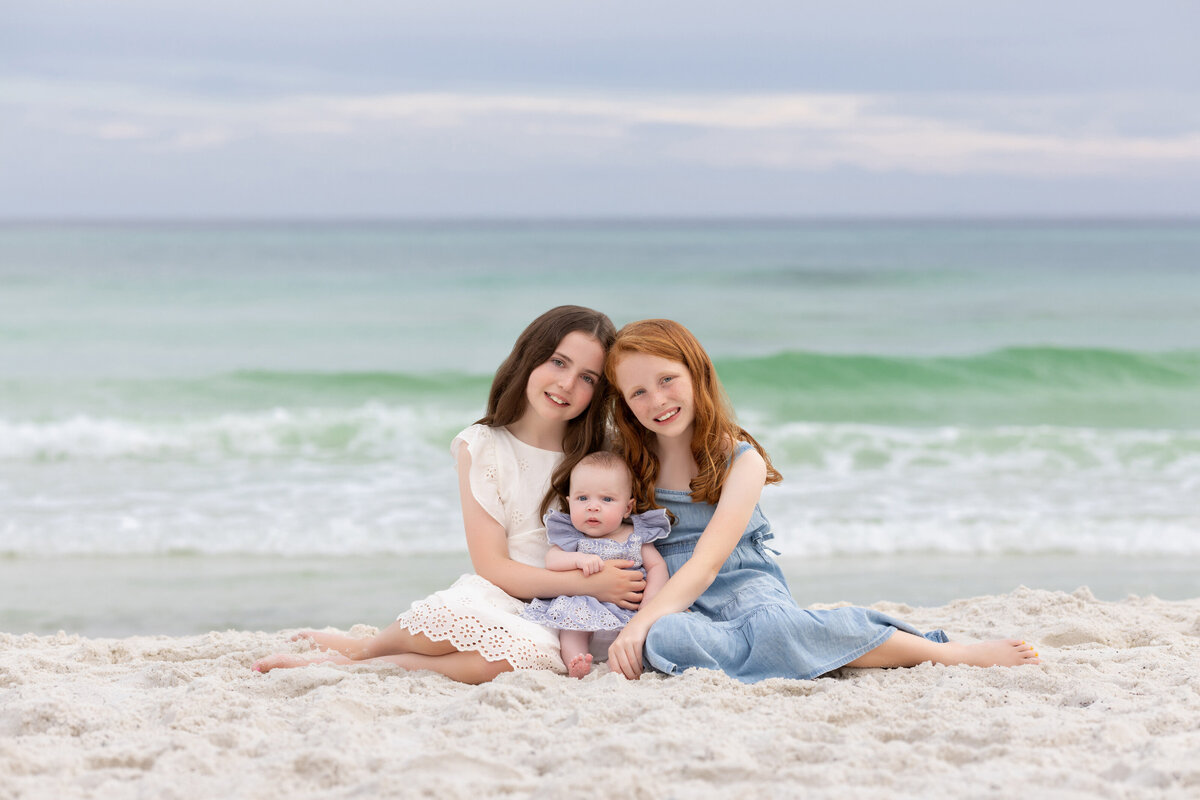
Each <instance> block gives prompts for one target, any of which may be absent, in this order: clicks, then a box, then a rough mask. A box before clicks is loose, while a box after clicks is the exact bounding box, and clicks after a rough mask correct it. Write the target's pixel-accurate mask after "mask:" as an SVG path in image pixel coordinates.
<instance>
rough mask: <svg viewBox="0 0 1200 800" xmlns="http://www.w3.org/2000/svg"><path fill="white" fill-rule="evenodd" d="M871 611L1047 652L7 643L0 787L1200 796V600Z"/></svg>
mask: <svg viewBox="0 0 1200 800" xmlns="http://www.w3.org/2000/svg"><path fill="white" fill-rule="evenodd" d="M825 607H829V606H825ZM875 607H876V608H878V609H880V610H882V611H886V612H888V613H892V614H896V615H898V616H901V617H903V618H905V619H907V620H910V621H911V622H913V623H914V624H916V625H918V626H919V627H922V628H934V627H942V628H944V629H946V631H947V633H949V634H950V636H951V637H952V638H963V639H981V638H995V637H1001V636H1012V635H1015V636H1017V637H1019V638H1023V639H1026V640H1029V641H1031V642H1035V643H1036V644H1037V646H1038V649H1039V651H1040V653H1041V656H1042V658H1043V660H1044V662H1045V663H1044V664H1043V665H1041V666H1035V667H1021V668H1016V669H1003V668H991V669H979V668H972V667H936V666H932V665H924V666H920V667H917V668H915V669H908V670H863V671H857V670H844V671H842V673H841V674H838V675H834V676H831V677H825V678H821V679H818V680H813V681H787V680H771V681H766V682H763V683H760V684H757V685H754V686H745V685H742V684H739V683H736V682H734V681H732V680H730V679H728V678H726V677H725V676H724V675H721V674H718V673H713V672H702V671H693V672H691V673H688V674H687V675H684V676H683V677H680V678H671V679H668V678H664V677H662V676H660V675H647V676H645V677H643V679H642V680H640V681H637V682H627V681H625V680H623V679H622V678H620V677H619V676H617V675H614V674H611V673H609V672H608V671H607V669H606V668H604V667H600V668H598V669H597V670H596V671H594V672H593V674H592V675H591V676H589V677H588V678H587V679H586V680H584V681H573V680H570V679H568V678H564V677H559V676H556V675H553V674H549V673H514V674H507V675H503V676H501V677H500V678H499V679H497V680H496V681H494V682H493V683H491V684H489V685H485V686H479V687H472V686H463V685H459V684H455V683H453V682H451V681H449V680H447V679H445V678H442V677H440V676H436V675H433V674H430V673H405V672H404V671H402V670H399V669H395V668H387V669H384V668H376V667H365V666H353V667H332V666H325V665H321V666H310V667H305V668H302V669H295V670H278V671H275V672H272V673H270V674H267V675H260V674H257V673H255V672H253V671H251V670H250V664H251V663H252V662H253V661H254V660H255V659H256V658H259V657H261V656H263V655H266V654H268V653H270V652H273V651H276V650H281V649H299V646H298V645H292V644H290V643H289V642H288V632H286V631H284V632H275V633H255V632H245V631H226V632H223V633H217V632H214V633H209V634H206V635H202V636H187V637H144V636H143V637H131V638H126V639H89V638H83V637H79V636H73V635H66V634H59V635H57V636H41V637H39V636H34V635H14V634H0V799H3V800H8V798H71V797H97V798H209V797H212V798H220V797H272V798H279V797H286V798H307V797H322V798H324V797H329V798H341V797H423V796H425V797H437V798H456V797H471V798H478V797H494V796H513V797H532V796H536V797H550V798H554V797H563V798H567V797H572V798H574V797H579V796H585V797H595V796H606V797H619V798H640V797H645V798H670V797H679V798H685V797H687V798H691V797H730V796H735V795H746V796H753V797H797V796H803V797H814V798H826V797H828V798H857V797H862V798H867V797H871V798H877V797H913V798H918V797H919V798H940V797H1011V796H1017V797H1023V798H1027V797H1038V798H1045V797H1078V798H1096V797H1120V798H1126V797H1127V798H1144V797H1172V798H1173V797H1178V798H1194V797H1198V796H1200V680H1198V679H1197V678H1198V676H1197V672H1198V671H1200V599H1196V600H1187V601H1180V602H1166V601H1161V600H1158V599H1156V598H1152V597H1150V598H1138V597H1130V598H1128V599H1126V600H1124V601H1121V602H1116V603H1111V602H1101V601H1098V600H1096V599H1095V598H1094V597H1093V596H1092V594H1091V593H1090V592H1089V591H1088V590H1087V589H1080V590H1078V591H1076V592H1074V593H1071V594H1066V593H1062V592H1049V591H1040V590H1032V589H1026V588H1021V589H1018V590H1016V591H1015V592H1012V593H1011V594H1005V595H995V596H983V597H975V598H971V599H966V600H959V601H955V602H953V603H950V604H949V605H946V606H943V607H939V608H910V607H907V606H903V605H898V604H893V603H880V604H878V605H876V606H875ZM366 630H367V629H358V630H357V631H356V632H360V633H363V632H366Z"/></svg>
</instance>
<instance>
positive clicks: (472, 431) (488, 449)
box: [450, 424, 508, 528]
mask: <svg viewBox="0 0 1200 800" xmlns="http://www.w3.org/2000/svg"><path fill="white" fill-rule="evenodd" d="M464 445H465V446H466V448H467V452H468V453H470V454H471V474H470V476H469V479H470V483H471V495H472V496H473V497H474V498H475V500H476V502H478V503H479V505H480V506H482V507H483V510H484V511H486V512H487V513H488V516H490V517H491V518H492V519H494V520H496V521H497V522H499V523H500V524H501V525H504V526H505V527H506V528H507V527H508V518H507V515H506V514H505V513H504V503H503V501H502V500H501V499H500V462H499V459H498V458H497V456H496V432H495V431H493V430H492V429H491V428H489V427H488V426H487V425H478V424H477V425H472V426H471V427H469V428H467V429H466V430H464V431H463V432H462V433H460V434H459V435H458V436H455V437H454V441H452V442H451V443H450V455H452V456H454V461H455V463H458V448H460V447H462V446H464Z"/></svg>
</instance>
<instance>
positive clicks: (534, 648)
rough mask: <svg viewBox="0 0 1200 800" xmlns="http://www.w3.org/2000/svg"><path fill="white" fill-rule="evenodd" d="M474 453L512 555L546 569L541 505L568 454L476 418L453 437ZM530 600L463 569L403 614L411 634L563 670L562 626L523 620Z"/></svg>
mask: <svg viewBox="0 0 1200 800" xmlns="http://www.w3.org/2000/svg"><path fill="white" fill-rule="evenodd" d="M464 445H465V446H466V448H467V452H469V453H470V454H471V473H470V476H469V478H470V485H471V494H472V495H474V497H475V500H476V501H478V503H479V505H480V506H482V507H483V509H484V511H486V512H487V513H488V514H489V515H490V516H492V517H493V518H494V519H495V520H496V521H497V522H499V523H500V524H501V525H503V526H504V531H505V533H506V535H507V537H508V554H509V556H510V557H511V558H512V559H513V560H514V561H519V562H521V563H522V564H528V565H530V566H533V567H539V568H544V567H545V565H546V551H547V550H549V549H550V544H549V542H548V541H547V540H546V529H545V527H543V525H542V520H541V516H540V515H539V513H538V511H539V509H540V507H541V504H542V498H543V497H545V495H546V491H547V490H548V489H549V488H550V475H551V473H553V471H554V468H555V467H557V466H558V464H559V463H560V462H561V461H562V457H563V456H562V453H555V452H552V451H550V450H540V449H538V448H536V447H533V446H531V445H527V444H525V443H524V442H522V441H521V440H520V439H517V438H516V437H515V436H513V435H512V434H511V433H509V432H508V431H507V430H506V429H504V428H489V427H487V426H486V425H472V426H471V427H469V428H467V429H466V430H464V431H463V432H462V433H460V434H459V435H458V436H456V437H454V441H453V442H451V443H450V452H451V454H452V455H454V457H455V459H456V460H457V457H458V448H459V447H462V446H464ZM524 609H525V604H524V602H522V601H521V600H518V599H516V598H515V597H510V596H509V595H508V594H506V593H505V592H504V591H503V590H502V589H500V588H499V587H497V586H496V585H495V584H493V583H491V582H490V581H488V580H486V579H484V578H481V577H480V576H478V575H463V576H462V577H461V578H459V579H458V580H457V581H455V582H454V585H453V586H451V587H450V588H449V589H446V590H444V591H441V592H434V593H433V594H432V595H430V596H429V597H426V598H425V599H424V600H418V601H417V602H415V603H413V604H412V606H411V607H410V608H409V609H408V611H405V612H404V613H403V614H401V615H400V616H399V617H397V618H396V619H397V621H398V622H400V623H401V624H402V625H404V627H405V628H407V629H408V630H409V631H410V632H411V633H422V634H424V635H425V636H426V637H428V638H429V639H432V640H433V641H435V642H442V641H446V642H449V643H450V644H452V645H454V648H455V649H457V650H460V651H464V652H466V651H476V652H478V653H480V654H481V655H482V656H483V657H484V658H486V659H487V660H488V661H507V662H508V663H510V664H512V666H513V668H514V669H550V670H554V671H556V672H565V671H566V668H565V667H564V666H563V662H562V657H561V655H560V651H559V646H558V632H557V631H554V630H551V629H549V628H545V627H543V626H541V625H538V624H536V623H534V622H530V621H528V620H524V619H521V616H520V615H521V612H522V611H524Z"/></svg>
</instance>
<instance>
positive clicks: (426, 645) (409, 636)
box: [292, 622, 458, 661]
mask: <svg viewBox="0 0 1200 800" xmlns="http://www.w3.org/2000/svg"><path fill="white" fill-rule="evenodd" d="M301 639H304V640H307V641H310V642H312V643H313V644H314V645H316V646H317V647H319V648H320V649H322V650H333V651H335V652H338V653H341V654H342V655H344V656H346V657H347V658H350V659H353V660H355V661H362V660H364V659H368V658H378V657H379V656H389V655H398V654H400V653H418V654H420V655H426V656H444V655H449V654H450V653H457V652H458V651H457V650H455V649H454V645H452V644H450V643H449V642H444V641H443V642H435V641H433V640H432V639H429V638H428V637H426V636H425V635H424V634H422V633H410V632H409V630H408V628H406V627H404V626H403V625H401V624H400V623H399V622H393V623H392V624H391V625H388V626H387V627H386V628H384V629H383V630H381V631H380V632H379V633H378V634H377V635H375V636H366V637H356V636H347V635H346V634H344V633H331V632H328V631H301V632H300V633H297V634H296V635H295V636H293V637H292V640H293V641H299V640H301Z"/></svg>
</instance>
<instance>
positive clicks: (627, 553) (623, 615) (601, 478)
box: [521, 451, 671, 678]
mask: <svg viewBox="0 0 1200 800" xmlns="http://www.w3.org/2000/svg"><path fill="white" fill-rule="evenodd" d="M568 505H569V506H570V510H571V513H570V515H569V516H568V515H567V514H564V513H563V512H561V511H551V512H550V513H549V514H547V515H546V538H548V539H549V540H550V544H551V545H552V546H551V548H550V551H549V552H548V553H546V569H552V570H557V571H565V570H570V569H578V570H582V571H583V574H584V575H592V574H594V573H597V572H599V571H600V569H601V568H602V567H603V566H604V562H605V561H608V560H611V559H620V558H623V559H628V560H630V561H633V562H634V567H643V568H644V569H645V571H646V589H645V591H644V592H643V593H642V603H646V602H649V600H650V598H652V597H654V595H655V593H657V592H658V590H659V589H661V588H662V587H663V584H665V583H666V582H667V577H668V575H667V564H666V562H665V561H663V558H662V556H660V555H659V554H658V551H657V550H655V549H654V546H653V545H652V544H650V542H653V541H654V540H655V539H661V538H663V537H664V536H666V535H667V534H668V533H670V531H671V523H670V522H669V520H668V519H667V512H666V511H665V510H664V509H661V508H660V509H654V510H652V511H647V512H645V513H642V514H633V515H632V516H630V515H631V514H632V513H633V508H634V500H633V473H632V472H630V471H629V467H628V466H627V465H626V464H625V462H624V461H623V460H621V458H620V457H619V456H618V455H616V454H615V453H609V452H605V451H597V452H594V453H590V454H588V455H586V456H584V457H583V459H582V460H581V461H580V462H579V463H578V464H576V465H575V468H574V469H573V470H571V490H570V497H569V498H568ZM626 518H628V519H629V521H628V522H626V521H625V520H626ZM634 613H635V612H633V611H628V610H626V609H624V608H621V607H620V606H617V605H614V604H613V603H602V602H600V601H599V600H597V599H596V598H594V597H589V596H587V595H582V596H578V597H566V596H564V597H557V598H555V599H553V600H534V601H532V602H531V603H529V604H528V605H527V606H526V607H525V611H524V612H523V613H522V614H521V616H522V617H524V618H525V619H527V620H531V621H533V622H536V623H538V624H539V625H545V626H546V627H548V628H557V629H558V632H559V633H558V641H559V645H560V647H561V649H562V660H563V663H564V664H565V665H566V666H567V672H568V673H570V675H571V677H573V678H582V677H583V676H585V675H587V674H588V673H589V672H591V670H592V655H591V653H589V652H588V648H589V646H590V645H591V641H592V634H593V633H594V632H595V631H618V630H620V629H621V628H623V627H625V623H627V622H629V620H630V619H632V618H633V615H634Z"/></svg>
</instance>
